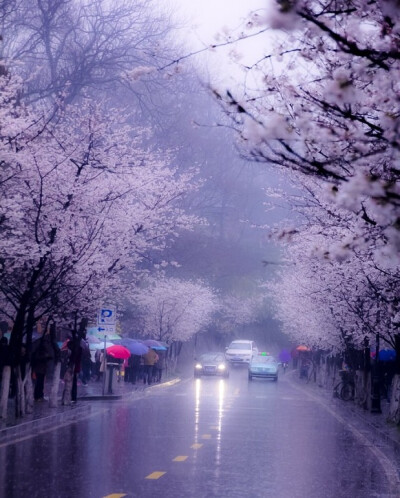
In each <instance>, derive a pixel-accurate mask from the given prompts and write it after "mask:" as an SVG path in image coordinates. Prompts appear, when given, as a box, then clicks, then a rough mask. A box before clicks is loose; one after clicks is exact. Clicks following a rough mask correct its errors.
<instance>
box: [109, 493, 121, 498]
mask: <svg viewBox="0 0 400 498" xmlns="http://www.w3.org/2000/svg"><path fill="white" fill-rule="evenodd" d="M123 496H126V493H112V494H111V495H107V496H104V498H122V497H123Z"/></svg>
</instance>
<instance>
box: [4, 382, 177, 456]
mask: <svg viewBox="0 0 400 498" xmlns="http://www.w3.org/2000/svg"><path fill="white" fill-rule="evenodd" d="M180 381H181V379H180V378H175V379H171V380H168V381H165V382H162V383H161V384H153V385H151V386H148V387H146V389H144V390H141V391H129V392H126V393H122V394H108V395H104V396H103V395H102V394H93V395H87V396H79V397H78V400H79V401H80V402H82V404H79V405H73V406H65V407H63V411H61V412H58V413H54V414H49V415H45V416H43V417H40V416H39V417H37V418H35V419H33V420H32V419H31V420H25V421H23V422H19V423H17V424H15V425H12V426H9V427H3V428H1V426H0V447H1V446H3V445H4V446H5V445H7V444H9V443H12V442H16V441H17V440H19V439H24V438H27V437H32V436H35V435H36V434H40V433H43V432H47V431H49V430H54V429H56V428H57V427H58V426H59V425H62V424H66V423H73V422H75V421H76V420H78V419H82V418H85V417H88V416H90V415H92V413H94V412H95V409H93V406H92V405H91V404H89V403H84V402H85V401H115V400H120V399H123V398H125V399H129V398H130V399H132V398H135V397H136V398H137V399H141V398H143V396H145V395H146V391H149V390H153V389H154V388H159V387H166V386H172V385H174V384H176V383H178V382H180ZM60 408H61V407H60Z"/></svg>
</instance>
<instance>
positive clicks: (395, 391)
mask: <svg viewBox="0 0 400 498" xmlns="http://www.w3.org/2000/svg"><path fill="white" fill-rule="evenodd" d="M387 420H388V422H392V423H394V424H397V425H398V424H400V375H399V374H396V375H395V376H394V377H393V381H392V396H391V398H390V407H389V415H388V418H387Z"/></svg>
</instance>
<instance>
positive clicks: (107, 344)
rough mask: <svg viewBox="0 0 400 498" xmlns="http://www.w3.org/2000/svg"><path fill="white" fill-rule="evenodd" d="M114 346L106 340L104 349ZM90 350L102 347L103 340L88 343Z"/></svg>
mask: <svg viewBox="0 0 400 498" xmlns="http://www.w3.org/2000/svg"><path fill="white" fill-rule="evenodd" d="M111 346H114V344H113V343H112V342H108V341H107V342H106V349H107V348H110V347H111ZM89 347H90V350H91V351H96V350H97V349H104V341H101V342H98V343H97V342H96V343H91V344H89Z"/></svg>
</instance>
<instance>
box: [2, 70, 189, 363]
mask: <svg viewBox="0 0 400 498" xmlns="http://www.w3.org/2000/svg"><path fill="white" fill-rule="evenodd" d="M3 88H4V89H5V90H7V91H5V92H4V95H5V97H4V99H5V100H4V102H3V106H2V111H1V112H2V113H3V117H4V118H5V120H4V124H2V140H1V149H2V150H1V152H2V158H3V160H2V168H1V180H0V189H1V199H2V201H1V208H0V209H1V211H0V220H1V232H0V243H1V246H2V250H1V254H2V257H1V267H0V272H1V284H0V313H1V315H2V317H7V318H8V319H9V320H10V321H11V322H12V323H13V328H12V333H11V342H10V347H11V351H12V359H13V364H14V365H15V366H16V368H17V367H18V366H19V364H20V361H21V347H22V343H23V342H27V345H28V350H29V348H30V340H31V339H30V337H31V333H32V329H33V326H34V324H35V323H36V322H37V320H39V319H40V318H42V317H44V316H53V318H54V317H58V318H60V317H70V316H71V314H76V312H77V311H78V312H79V313H81V314H82V313H84V314H87V313H88V311H89V310H90V309H91V310H93V309H97V307H98V305H99V303H100V302H101V300H102V299H104V298H107V297H108V296H109V295H112V296H113V297H114V298H115V296H118V295H119V294H120V293H122V292H125V291H126V288H127V286H129V285H132V283H133V282H134V281H135V274H137V272H138V271H139V269H140V268H139V265H140V263H141V261H143V259H144V258H145V257H146V254H147V253H149V252H150V251H151V252H154V251H161V250H163V249H164V248H165V247H166V244H167V243H168V242H169V241H170V240H171V239H172V238H173V237H175V236H176V235H177V233H178V232H179V231H180V230H185V229H190V228H191V226H192V225H193V223H195V222H196V221H197V219H196V218H195V217H193V216H191V215H187V214H185V212H184V210H183V209H182V207H181V200H182V198H183V197H184V196H185V195H186V194H187V193H188V192H189V191H190V190H192V189H193V188H196V183H195V182H194V181H193V175H194V172H190V171H188V172H186V173H185V174H178V173H177V172H176V171H175V170H174V169H172V168H170V167H169V166H168V161H169V160H170V158H171V155H170V154H169V153H168V152H165V153H163V154H162V155H161V153H160V152H157V151H150V150H146V149H144V148H143V146H142V143H143V141H144V138H143V137H144V135H145V134H147V131H146V130H140V129H136V130H134V129H132V128H131V127H130V126H129V125H127V124H126V123H127V117H126V116H124V115H123V113H121V112H118V111H117V110H114V112H112V113H110V114H108V115H107V116H103V115H102V112H101V110H100V106H99V105H96V104H95V103H93V102H92V101H91V100H90V99H85V100H82V101H81V102H80V105H79V106H69V107H67V108H65V109H64V113H63V114H62V115H61V114H59V115H58V118H57V120H54V119H51V116H50V118H49V119H48V116H47V115H43V116H41V117H39V118H37V117H36V118H35V120H34V119H33V118H32V117H30V116H29V112H28V111H27V110H25V111H24V110H23V109H20V108H19V107H18V106H17V105H16V98H15V93H14V97H13V93H12V91H11V90H8V89H10V88H12V85H11V86H9V80H8V79H6V78H4V79H3ZM7 92H8V93H9V95H8V93H7ZM7 95H8V96H7ZM20 115H21V116H20Z"/></svg>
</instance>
